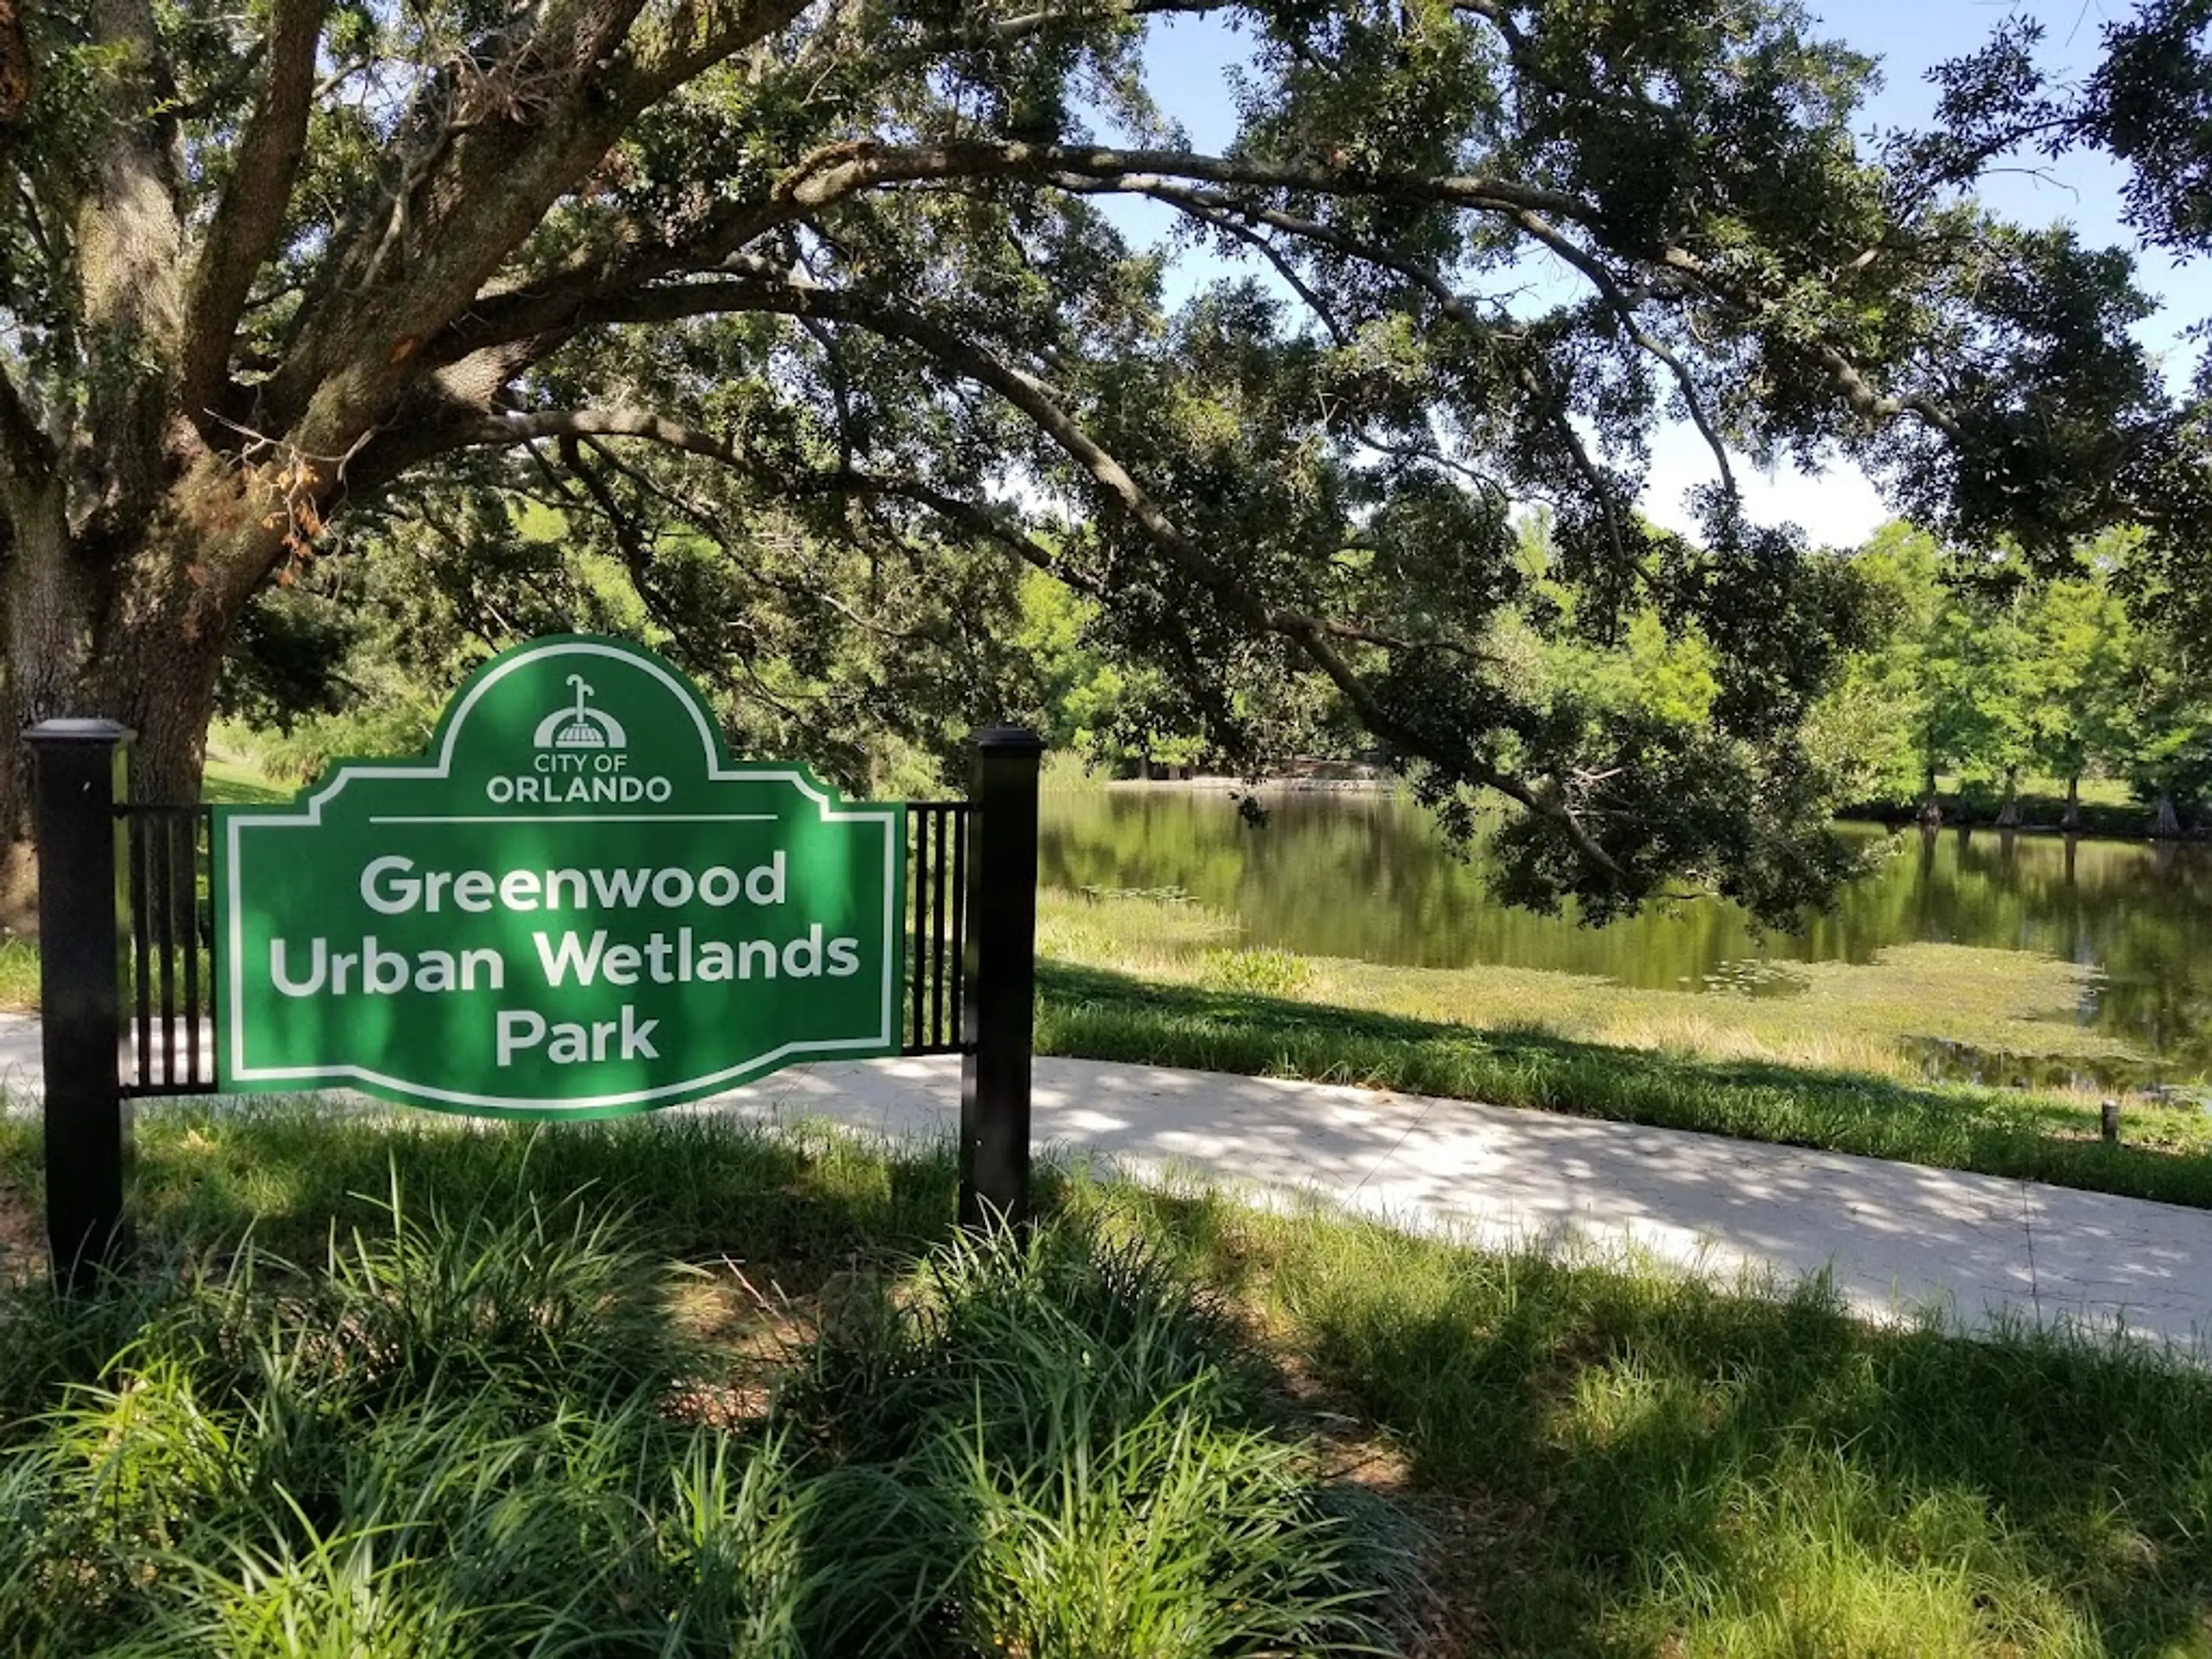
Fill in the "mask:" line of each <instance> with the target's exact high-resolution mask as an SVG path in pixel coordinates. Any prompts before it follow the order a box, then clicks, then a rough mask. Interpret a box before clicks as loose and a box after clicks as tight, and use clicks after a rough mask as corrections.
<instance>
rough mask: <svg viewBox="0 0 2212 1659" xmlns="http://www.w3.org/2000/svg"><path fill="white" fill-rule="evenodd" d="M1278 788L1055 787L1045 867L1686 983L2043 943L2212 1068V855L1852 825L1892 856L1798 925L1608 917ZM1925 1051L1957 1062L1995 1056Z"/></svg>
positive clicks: (2108, 1017)
mask: <svg viewBox="0 0 2212 1659" xmlns="http://www.w3.org/2000/svg"><path fill="white" fill-rule="evenodd" d="M1265 799H1266V800H1267V805H1268V808H1269V812H1268V820H1267V823H1265V824H1264V825H1261V826H1256V827H1255V826H1254V825H1251V824H1248V823H1245V822H1243V820H1242V819H1241V818H1240V817H1238V815H1237V808H1236V805H1235V804H1234V803H1233V802H1232V801H1231V800H1230V799H1228V798H1227V796H1226V794H1225V793H1222V792H1218V791H1214V790H1209V789H1203V788H1180V787H1121V788H1113V789H1103V790H1093V791H1068V792H1066V793H1048V794H1047V795H1046V796H1045V798H1044V803H1043V835H1042V849H1041V854H1040V858H1041V872H1040V873H1041V878H1042V883H1043V884H1044V885H1045V886H1046V887H1047V888H1058V889H1062V890H1071V891H1073V890H1083V889H1086V888H1087V889H1091V890H1115V889H1118V890H1156V889H1166V888H1174V889H1180V890H1182V891H1184V892H1187V893H1188V894H1189V895H1190V896H1191V897H1192V898H1194V900H1196V901H1198V902H1200V903H1203V904H1206V905H1207V906H1209V907H1212V908H1215V909H1218V910H1221V911H1224V912H1226V913H1228V914H1229V915H1233V916H1235V917H1236V918H1237V921H1239V922H1240V923H1241V924H1242V925H1243V930H1244V939H1245V942H1247V943H1249V944H1250V945H1256V946H1266V945H1277V946H1280V947H1282V948H1283V949H1285V950H1289V951H1297V952H1299V953H1301V954H1304V955H1309V956H1328V957H1352V958H1353V959H1355V960H1359V961H1365V962H1376V963H1402V964H1407V965H1411V966H1418V967H1424V968H1459V967H1471V966H1476V965H1492V964H1497V965H1504V966H1511V967H1521V968H1537V969H1553V970H1556V971H1559V972H1565V973H1574V974H1589V975H1600V976H1602V977H1604V978H1607V979H1610V980H1612V981H1615V982H1617V983H1620V984H1624V985H1631V986H1638V987H1650V988H1656V989H1675V990H1681V991H1686V992H1700V991H1725V992H1729V993H1733V994H1739V995H1741V994H1753V995H1788V994H1791V993H1792V992H1793V991H1794V990H1795V989H1796V988H1797V981H1795V980H1793V979H1792V977H1791V976H1790V974H1789V973H1788V971H1787V966H1786V964H1788V963H1793V962H1820V961H1844V962H1854V963H1865V962H1870V961H1872V960H1873V959H1874V957H1875V954H1876V953H1877V952H1878V951H1881V950H1882V949H1883V948H1884V947H1885V946H1887V945H1901V944H1907V943H1913V942H1929V943H1938V944H1942V943H1950V944H1960V945H1984V946H1994V947H1997V948H2000V949H2003V950H2009V951H2036V952H2040V953H2042V954H2045V955H2047V956H2052V957H2059V958H2061V959H2063V960H2065V961H2069V962H2072V963H2076V964H2078V965H2080V966H2083V967H2087V968H2093V969H2099V970H2100V976H2099V977H2098V978H2097V979H2096V980H2095V981H2093V982H2092V983H2091V985H2090V987H2088V988H2087V989H2086V990H2085V991H2084V993H2083V994H2082V998H2081V1004H2080V1006H2078V1008H2077V1009H2076V1010H2075V1017H2076V1018H2077V1019H2078V1020H2079V1021H2080V1022H2081V1024H2085V1025H2091V1026H2094V1027H2096V1028H2098V1029H2100V1030H2103V1031H2105V1032H2106V1033H2108V1034H2109V1035H2111V1036H2116V1037H2119V1038H2122V1039H2123V1040H2124V1041H2126V1042H2130V1043H2131V1044H2133V1045H2135V1046H2136V1047H2137V1048H2142V1049H2143V1050H2145V1051H2148V1053H2150V1054H2155V1055H2158V1056H2160V1059H2161V1060H2162V1061H2163V1063H2162V1064H2161V1065H2160V1066H2158V1067H2157V1068H2156V1069H2157V1071H2158V1072H2159V1073H2162V1074H2163V1075H2164V1076H2165V1077H2166V1078H2167V1079H2183V1078H2193V1077H2203V1076H2206V1075H2212V950H2208V949H2207V942H2208V941H2212V848H2205V847H2196V846H2177V845H2174V844H2172V843H2156V844H2149V843H2142V842H2110V841H2093V840H2087V839H2084V838H2080V837H2073V838H2064V837H2059V836H2027V835H2005V834H2000V833H1999V832H1997V831H1996V830H1991V829H1975V830H1972V831H1966V830H1959V829H1946V830H1943V831H1941V832H1937V833H1932V834H1931V833H1923V831H1920V830H1918V829H1908V830H1905V831H1902V832H1899V833H1894V834H1893V833H1891V832H1889V831H1887V830H1884V829H1879V828H1876V827H1874V826H1871V825H1863V824H1846V825H1843V826H1840V828H1841V832H1842V833H1843V834H1844V835H1845V836H1849V837H1850V838H1851V839H1853V840H1854V841H1857V842H1861V843H1862V844H1865V845H1869V846H1873V847H1875V848H1880V849H1882V850H1884V851H1886V853H1887V856H1886V857H1884V858H1883V859H1882V860H1881V863H1880V864H1879V865H1878V866H1877V867H1876V868H1875V870H1874V871H1873V872H1872V873H1870V874H1869V875H1867V876H1865V877H1863V878H1861V879H1860V880H1858V881H1857V882H1856V883H1854V884H1852V885H1851V886H1850V888H1849V889H1848V890H1846V891H1845V892H1844V895H1843V896H1842V900H1841V902H1839V903H1838V906H1837V907H1836V908H1835V909H1834V910H1833V911H1832V912H1830V913H1829V914H1826V915H1817V916H1814V917H1812V918H1810V919H1809V920H1808V922H1807V924H1806V926H1805V927H1803V929H1802V931H1800V932H1797V933H1772V932H1766V933H1762V932H1761V931H1760V930H1759V928H1758V927H1756V926H1755V925H1754V924H1753V921H1752V920H1751V919H1750V917H1749V916H1747V915H1746V914H1745V913H1744V912H1743V911H1742V910H1741V909H1740V908H1737V907H1736V906H1735V905H1733V904H1729V903H1727V902H1723V901H1721V900H1718V899H1705V900H1695V901H1691V902H1682V903H1678V904H1675V905H1673V906H1671V907H1668V908H1665V909H1652V910H1647V911H1646V912H1644V914H1642V915H1637V916H1634V917H1631V918H1628V919H1626V920H1625V921H1615V922H1613V923H1611V924H1609V925H1607V926H1606V927H1597V928H1592V927H1583V926H1581V925H1580V924H1579V923H1578V922H1577V921H1575V920H1574V919H1573V913H1572V911H1571V910H1570V911H1569V912H1568V913H1567V914H1566V915H1563V916H1558V917H1552V916H1540V915H1531V914H1529V913H1528V912H1527V911H1524V910H1516V909H1510V908H1506V907H1504V906H1503V905H1501V904H1499V903H1498V902H1496V901H1495V900H1494V899H1492V897H1491V896H1489V894H1488V892H1487V891H1486V888H1485V886H1484V882H1483V875H1482V870H1481V867H1480V849H1479V848H1478V849H1477V851H1476V853H1475V854H1474V858H1473V859H1468V858H1463V857H1462V856H1461V855H1460V854H1458V853H1456V852H1455V850H1454V849H1453V848H1450V847H1449V846H1448V845H1447V844H1446V843H1445V842H1444V841H1443V837H1442V836H1440V835H1439V834H1438V833H1437V830H1436V828H1435V826H1434V824H1433V823H1431V820H1430V817H1429V816H1428V814H1427V813H1426V812H1425V811H1424V810H1423V809H1421V808H1420V807H1419V806H1417V805H1414V804H1413V803H1412V802H1411V801H1408V800H1406V799H1401V798H1399V797H1397V796H1394V795H1390V794H1386V793H1375V792H1356V791H1349V790H1315V791H1304V792H1299V791H1284V792H1280V793H1269V794H1268V795H1267V796H1266V798H1265ZM1927 1058H1928V1060H1929V1063H1930V1065H1931V1067H1932V1068H1933V1069H1936V1070H1940V1071H1944V1072H1948V1073H1958V1074H1963V1075H1974V1074H1976V1073H1977V1070H1978V1066H1979V1065H1980V1063H1981V1060H1980V1057H1978V1056H1975V1055H1972V1054H1943V1053H1939V1052H1934V1051H1931V1052H1930V1053H1929V1055H1928V1056H1927ZM2005 1065H2006V1067H2007V1069H2008V1070H2012V1071H2015V1072H2016V1071H2017V1070H2018V1066H2017V1063H2016V1062H2015V1061H2014V1060H2009V1059H2008V1060H2007V1061H2006V1062H2005ZM2053 1080H2059V1079H2053ZM2115 1080H2118V1081H2136V1080H2139V1079H2127V1078H2119V1079H2115Z"/></svg>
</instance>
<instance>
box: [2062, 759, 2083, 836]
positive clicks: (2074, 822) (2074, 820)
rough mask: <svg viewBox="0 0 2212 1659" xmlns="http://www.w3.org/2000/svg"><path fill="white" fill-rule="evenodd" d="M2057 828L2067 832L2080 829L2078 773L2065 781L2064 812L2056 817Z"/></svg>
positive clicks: (2079, 775) (2079, 781)
mask: <svg viewBox="0 0 2212 1659" xmlns="http://www.w3.org/2000/svg"><path fill="white" fill-rule="evenodd" d="M2058 827H2059V828H2060V829H2065V830H2069V831H2071V830H2075V829H2080V828H2081V774H2080V773H2079V772H2076V773H2075V774H2074V775H2073V776H2071V777H2069V778H2068V779H2067V780H2066V810H2065V811H2063V812H2061V813H2060V814H2059V815H2058Z"/></svg>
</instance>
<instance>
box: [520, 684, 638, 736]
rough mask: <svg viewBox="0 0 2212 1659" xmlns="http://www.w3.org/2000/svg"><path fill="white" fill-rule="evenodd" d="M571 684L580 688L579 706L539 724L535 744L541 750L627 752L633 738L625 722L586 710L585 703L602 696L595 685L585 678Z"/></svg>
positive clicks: (557, 712) (564, 709)
mask: <svg viewBox="0 0 2212 1659" xmlns="http://www.w3.org/2000/svg"><path fill="white" fill-rule="evenodd" d="M568 684H571V685H573V686H574V687H575V688H576V706H575V707H574V708H570V707H568V705H567V704H566V703H563V704H562V706H561V707H560V708H556V709H555V710H554V711H553V712H552V713H551V714H548V715H547V716H546V717H545V718H544V720H540V721H538V735H537V736H536V737H534V738H532V739H531V740H530V741H531V743H532V744H533V745H534V746H536V747H537V748H539V749H627V748H629V733H628V732H624V731H623V728H622V722H621V721H620V720H617V719H616V718H615V717H614V716H613V715H612V714H608V713H607V712H606V710H605V709H604V708H586V707H585V706H584V700H585V699H586V697H592V696H598V695H599V694H598V693H597V692H595V691H593V690H592V686H591V682H590V681H588V680H586V678H584V677H583V676H582V675H581V674H571V675H569V676H568Z"/></svg>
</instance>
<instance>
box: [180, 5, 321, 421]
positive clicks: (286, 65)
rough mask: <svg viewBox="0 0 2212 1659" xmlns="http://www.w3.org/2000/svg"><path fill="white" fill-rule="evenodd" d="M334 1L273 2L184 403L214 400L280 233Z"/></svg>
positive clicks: (201, 293) (201, 272)
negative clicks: (262, 78)
mask: <svg viewBox="0 0 2212 1659" xmlns="http://www.w3.org/2000/svg"><path fill="white" fill-rule="evenodd" d="M329 9H330V0H276V7H275V10H274V15H272V16H271V17H270V22H269V33H268V35H267V37H266V38H267V45H268V59H269V76H268V80H267V81H266V82H264V85H263V87H262V89H261V96H260V99H259V100H258V101H257V102H256V104H255V105H254V109H253V113H252V117H251V118H249V119H248V120H247V122H246V131H245V132H244V133H243V134H242V135H241V136H240V138H239V141H238V148H237V151H236V154H235V156H234V160H233V162H232V165H231V173H230V179H229V181H228V184H227V185H225V186H224V189H223V193H222V200H221V201H220V202H218V203H217V204H216V210H215V216H214V217H213V218H212V219H211V220H210V222H209V224H208V228H207V234H206V236H205V237H204V240H202V241H201V244H200V255H199V260H198V264H197V266H196V268H195V269H194V270H193V273H192V283H191V292H190V295H189V296H188V297H187V299H186V301H185V351H184V404H185V410H187V411H188V412H191V413H194V414H196V413H197V411H198V410H201V409H203V408H204V407H206V406H208V405H210V404H212V403H214V402H215V400H216V398H215V394H216V387H217V386H219V385H220V384H221V383H222V379H223V377H224V374H225V371H226V369H227V368H228V364H229V362H230V349H231V338H232V337H233V336H234V334H235V333H236V332H237V331H238V322H239V319H240V316H242V315H243V314H244V313H245V308H246V295H247V294H248V293H249V292H251V290H252V285H253V276H254V273H255V272H257V271H258V270H260V269H261V267H262V265H263V264H264V263H265V262H266V261H267V259H268V258H269V255H270V252H271V250H273V249H274V248H275V247H276V240H277V238H278V237H279V236H280V235H281V234H283V227H284V213H285V210H286V208H287V207H288V206H289V204H290V203H291V199H292V180H293V179H294V178H295V177H296V176H297V174H298V173H299V170H300V162H301V158H302V157H304V156H305V155H306V154H307V112H308V110H309V108H310V107H311V106H312V105H313V100H314V93H315V46H316V44H317V42H318V41H319V40H321V38H322V32H323V18H324V15H325V13H326V12H327V11H328V10H329Z"/></svg>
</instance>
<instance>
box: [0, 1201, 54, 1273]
mask: <svg viewBox="0 0 2212 1659" xmlns="http://www.w3.org/2000/svg"><path fill="white" fill-rule="evenodd" d="M45 1273H46V1217H45V1216H44V1215H43V1214H42V1213H40V1206H39V1203H38V1200H36V1199H35V1198H33V1196H32V1194H30V1193H29V1192H28V1191H27V1190H26V1189H25V1188H21V1187H18V1186H16V1185H15V1184H14V1183H13V1182H7V1181H0V1284H17V1283H20V1282H21V1281H23V1280H25V1279H36V1278H40V1277H41V1276H43V1275H44V1274H45Z"/></svg>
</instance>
